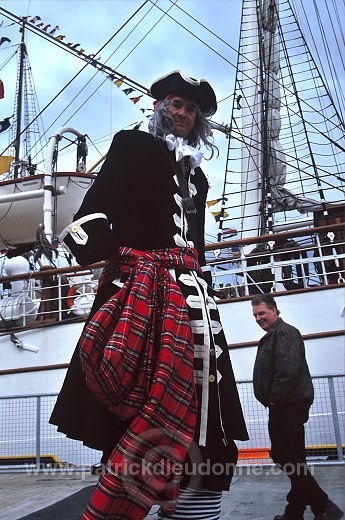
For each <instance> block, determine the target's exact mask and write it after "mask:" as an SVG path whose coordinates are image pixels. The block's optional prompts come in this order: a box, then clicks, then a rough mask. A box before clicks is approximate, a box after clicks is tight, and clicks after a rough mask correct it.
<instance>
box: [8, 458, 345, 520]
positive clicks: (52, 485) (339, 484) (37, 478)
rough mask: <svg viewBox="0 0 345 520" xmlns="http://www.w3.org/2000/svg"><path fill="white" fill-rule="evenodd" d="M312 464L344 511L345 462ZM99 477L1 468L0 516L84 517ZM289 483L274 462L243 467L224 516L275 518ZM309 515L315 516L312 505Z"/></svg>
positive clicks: (34, 519) (12, 519) (13, 519)
mask: <svg viewBox="0 0 345 520" xmlns="http://www.w3.org/2000/svg"><path fill="white" fill-rule="evenodd" d="M310 469H311V471H312V472H313V474H314V476H315V478H316V480H317V481H318V483H319V484H320V486H321V487H322V488H323V489H324V490H325V491H326V492H327V493H328V494H329V497H330V499H331V500H333V501H334V502H336V503H337V504H338V506H339V507H341V508H342V509H343V510H344V511H345V464H343V463H342V464H323V465H315V466H310ZM96 482H97V476H95V475H90V474H82V473H72V472H70V473H66V472H64V473H61V472H59V473H58V472H57V473H55V474H52V473H47V472H45V473H36V474H34V473H31V474H26V473H10V472H8V473H0V503H1V505H0V518H1V519H3V520H19V519H24V518H25V519H26V520H53V519H54V520H80V517H81V514H82V512H83V510H84V506H85V505H86V502H87V499H88V497H89V495H90V493H91V491H92V487H93V486H94V485H95V483H96ZM289 488H290V485H289V479H288V478H287V477H286V476H285V475H284V474H282V473H281V472H280V471H279V470H278V469H277V468H276V467H275V466H250V467H249V466H238V467H237V471H236V474H235V476H234V478H233V482H232V485H231V489H230V491H229V492H224V494H223V502H222V515H221V520H230V519H231V520H254V519H255V520H272V519H273V518H274V516H275V515H276V514H282V513H283V512H284V507H285V497H286V494H287V493H288V491H289ZM75 493H76V494H75ZM72 495H73V496H72ZM69 497H70V498H69ZM72 506H73V507H72ZM156 510H157V507H153V508H152V510H151V513H150V515H149V516H148V519H150V520H156V518H157V517H156V514H155V511H156ZM304 518H305V520H312V519H313V518H314V515H313V514H312V512H311V511H310V509H308V510H307V511H306V513H305V516H304Z"/></svg>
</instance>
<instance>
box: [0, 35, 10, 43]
mask: <svg viewBox="0 0 345 520" xmlns="http://www.w3.org/2000/svg"><path fill="white" fill-rule="evenodd" d="M5 42H8V43H10V42H11V40H10V39H9V38H7V36H2V37H1V38H0V45H2V44H3V43H5Z"/></svg>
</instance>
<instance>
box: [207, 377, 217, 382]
mask: <svg viewBox="0 0 345 520" xmlns="http://www.w3.org/2000/svg"><path fill="white" fill-rule="evenodd" d="M208 380H209V382H210V383H214V382H215V380H216V377H215V376H212V375H211V376H208Z"/></svg>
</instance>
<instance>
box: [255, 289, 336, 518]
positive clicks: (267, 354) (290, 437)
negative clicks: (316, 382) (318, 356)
mask: <svg viewBox="0 0 345 520" xmlns="http://www.w3.org/2000/svg"><path fill="white" fill-rule="evenodd" d="M252 307H253V316H254V318H255V319H256V322H257V324H258V325H259V326H260V327H261V328H262V329H263V330H264V331H266V334H265V336H263V337H262V338H261V340H260V342H259V345H258V351H257V355H256V360H255V365H254V374H253V384H254V394H255V397H256V398H257V399H258V401H260V402H261V403H262V404H263V405H264V406H265V407H268V408H269V420H268V430H269V435H270V439H271V443H272V452H271V453H272V459H273V461H274V462H275V464H276V465H277V466H278V467H279V468H280V469H281V470H282V471H284V472H285V473H286V474H287V475H288V477H289V478H290V481H291V490H290V492H289V493H288V495H287V502H288V503H287V506H286V508H285V513H284V514H283V515H278V516H275V517H274V520H303V514H304V511H305V509H306V506H307V505H309V506H310V507H311V509H312V511H313V513H314V514H315V520H338V519H340V518H341V517H342V516H343V512H342V511H341V510H340V509H339V507H338V506H337V505H336V504H334V503H333V502H332V501H331V500H329V498H328V495H327V494H326V493H325V492H324V491H323V490H322V489H321V488H320V486H319V485H318V483H317V482H316V480H315V479H314V477H313V476H312V475H311V473H310V472H309V470H308V468H307V464H306V453H305V437H304V424H305V423H306V422H307V420H308V416H309V408H310V406H311V405H312V403H313V399H314V389H313V383H312V380H311V377H310V373H309V368H308V365H307V361H306V357H305V348H304V343H303V339H302V336H301V333H300V332H299V330H298V329H296V328H295V327H293V326H292V325H289V324H288V323H285V322H284V321H283V320H282V319H281V318H280V317H279V311H278V309H277V305H276V302H275V300H274V298H273V296H272V295H271V294H260V295H256V296H254V297H253V299H252Z"/></svg>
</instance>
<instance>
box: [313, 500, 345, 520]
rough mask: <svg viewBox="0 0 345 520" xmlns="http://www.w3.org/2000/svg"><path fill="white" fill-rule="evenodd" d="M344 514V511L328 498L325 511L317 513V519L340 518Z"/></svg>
mask: <svg viewBox="0 0 345 520" xmlns="http://www.w3.org/2000/svg"><path fill="white" fill-rule="evenodd" d="M343 515H344V513H343V511H342V510H341V509H340V508H339V507H338V506H337V505H336V504H335V503H334V502H332V500H328V502H327V505H326V507H325V509H324V511H323V512H322V513H318V514H317V515H315V520H339V519H340V518H342V516H343Z"/></svg>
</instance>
